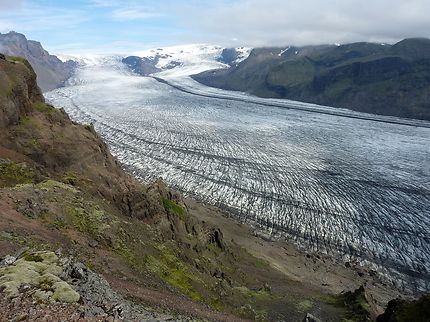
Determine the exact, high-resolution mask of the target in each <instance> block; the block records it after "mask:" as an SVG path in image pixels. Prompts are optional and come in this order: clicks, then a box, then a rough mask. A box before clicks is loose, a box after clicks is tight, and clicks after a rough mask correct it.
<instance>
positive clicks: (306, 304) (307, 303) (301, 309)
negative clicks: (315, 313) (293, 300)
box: [297, 300, 314, 313]
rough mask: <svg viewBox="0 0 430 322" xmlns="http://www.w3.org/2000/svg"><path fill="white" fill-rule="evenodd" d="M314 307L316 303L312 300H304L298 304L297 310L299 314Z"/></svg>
mask: <svg viewBox="0 0 430 322" xmlns="http://www.w3.org/2000/svg"><path fill="white" fill-rule="evenodd" d="M313 306H314V303H313V302H312V301H311V300H304V301H301V302H299V303H297V309H298V310H299V312H303V313H305V312H308V311H309V310H310V309H311V308H312V307H313Z"/></svg>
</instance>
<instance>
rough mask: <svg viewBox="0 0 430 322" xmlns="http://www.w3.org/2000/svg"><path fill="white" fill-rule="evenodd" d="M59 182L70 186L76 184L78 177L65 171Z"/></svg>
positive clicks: (74, 173)
mask: <svg viewBox="0 0 430 322" xmlns="http://www.w3.org/2000/svg"><path fill="white" fill-rule="evenodd" d="M61 181H62V182H64V183H66V184H71V185H72V186H74V185H76V184H77V183H78V175H77V173H76V172H73V171H66V172H64V175H63V176H62V177H61Z"/></svg>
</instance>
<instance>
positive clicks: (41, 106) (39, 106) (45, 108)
mask: <svg viewBox="0 0 430 322" xmlns="http://www.w3.org/2000/svg"><path fill="white" fill-rule="evenodd" d="M33 108H34V109H35V110H37V111H39V112H41V113H45V114H51V113H52V112H53V111H55V109H54V108H53V107H52V106H50V105H48V104H46V103H43V102H36V103H33Z"/></svg>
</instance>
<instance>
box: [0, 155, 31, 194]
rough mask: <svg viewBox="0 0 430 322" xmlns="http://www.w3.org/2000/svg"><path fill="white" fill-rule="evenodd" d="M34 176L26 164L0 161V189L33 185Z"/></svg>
mask: <svg viewBox="0 0 430 322" xmlns="http://www.w3.org/2000/svg"><path fill="white" fill-rule="evenodd" d="M34 181H35V174H34V172H33V170H32V169H31V168H29V167H28V166H27V164H26V163H14V162H1V161H0V188H2V187H13V186H15V185H17V184H29V183H34Z"/></svg>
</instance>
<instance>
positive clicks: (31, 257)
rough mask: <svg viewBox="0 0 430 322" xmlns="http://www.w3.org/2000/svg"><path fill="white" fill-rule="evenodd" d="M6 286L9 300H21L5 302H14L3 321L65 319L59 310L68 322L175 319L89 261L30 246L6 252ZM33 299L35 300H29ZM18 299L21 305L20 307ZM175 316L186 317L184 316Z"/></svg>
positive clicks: (1, 282) (2, 283) (2, 277)
mask: <svg viewBox="0 0 430 322" xmlns="http://www.w3.org/2000/svg"><path fill="white" fill-rule="evenodd" d="M0 290H2V292H3V295H6V297H8V298H9V299H15V301H13V300H12V301H11V302H6V301H5V304H6V305H10V304H14V305H13V307H11V308H10V310H8V312H2V313H0V319H4V320H6V319H9V320H10V318H11V317H13V316H14V317H17V316H19V315H23V314H25V315H26V320H32V319H35V318H36V317H38V318H42V317H44V318H45V319H48V320H49V319H50V318H52V319H55V317H56V318H58V320H63V319H64V318H63V319H62V318H60V317H59V316H56V314H58V313H60V314H62V315H63V316H65V317H66V318H67V320H68V321H72V320H73V321H75V320H76V321H77V320H78V319H85V320H92V319H94V320H97V321H100V319H102V320H103V321H107V320H112V321H113V320H115V321H118V320H125V321H155V320H156V321H167V320H172V317H171V316H168V315H166V314H158V313H153V312H149V311H148V310H147V309H145V308H144V307H143V306H141V305H138V304H135V303H132V302H130V301H128V300H126V299H124V298H123V297H122V296H121V295H119V294H118V293H117V292H116V291H114V290H113V289H112V288H111V287H110V285H109V283H108V282H107V281H106V280H105V279H104V278H103V277H102V276H100V275H99V274H96V273H95V272H93V271H92V270H90V269H89V268H88V267H86V266H85V265H84V264H82V263H80V262H78V261H76V260H74V259H73V258H71V257H61V256H58V255H57V254H55V253H54V252H50V251H30V250H25V251H24V252H22V253H21V254H20V255H19V256H17V257H14V256H6V257H5V259H4V260H3V261H2V262H1V263H0ZM1 297H2V294H1V293H0V299H1ZM27 299H29V300H30V301H31V300H33V302H32V303H31V304H28V303H27V304H26V302H28V300H27ZM16 300H18V302H17V301H16ZM0 301H1V300H0ZM17 303H19V304H20V306H21V307H19V306H18V307H17V305H16V304H17ZM36 303H37V304H36ZM58 303H62V305H59V304H58ZM23 304H26V305H27V306H30V305H31V306H30V307H31V309H29V308H28V307H27V309H26V308H24V307H23ZM39 305H40V307H39ZM55 309H56V310H55ZM55 311H57V313H55ZM66 314H67V315H68V316H67V315H66ZM70 317H73V318H70ZM175 320H176V321H181V320H182V319H181V318H179V317H178V318H177V319H175Z"/></svg>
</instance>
